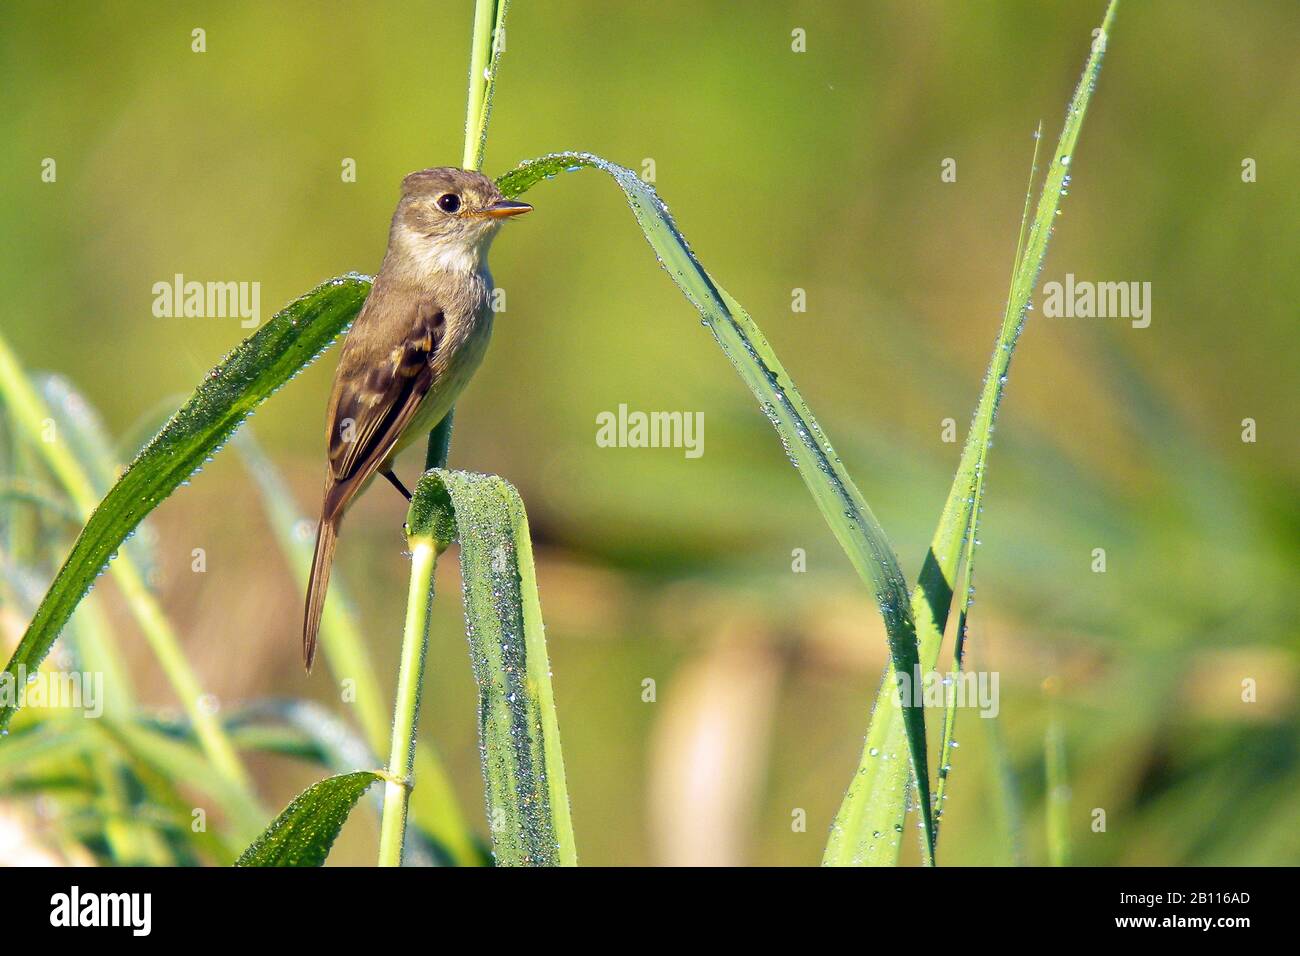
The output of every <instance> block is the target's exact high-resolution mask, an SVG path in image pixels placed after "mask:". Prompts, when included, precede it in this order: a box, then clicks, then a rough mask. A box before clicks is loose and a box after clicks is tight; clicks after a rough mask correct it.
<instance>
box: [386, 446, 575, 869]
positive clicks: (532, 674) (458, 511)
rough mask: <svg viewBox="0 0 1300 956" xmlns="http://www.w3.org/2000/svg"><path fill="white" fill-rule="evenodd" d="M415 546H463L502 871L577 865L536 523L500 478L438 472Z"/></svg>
mask: <svg viewBox="0 0 1300 956" xmlns="http://www.w3.org/2000/svg"><path fill="white" fill-rule="evenodd" d="M407 524H408V526H409V527H410V533H411V537H412V538H418V537H422V536H427V537H430V538H433V539H434V540H435V541H436V542H438V545H439V547H445V546H446V544H447V543H449V542H450V541H451V540H453V538H454V539H456V540H459V541H460V562H461V579H462V582H463V587H464V604H465V626H466V633H467V636H468V638H469V645H470V658H471V660H472V663H473V666H474V678H475V680H476V681H477V682H478V687H479V741H480V752H481V756H482V761H483V778H484V780H485V782H486V800H487V812H488V819H489V821H490V823H491V826H490V830H491V832H492V848H493V852H494V854H495V857H496V862H497V864H498V865H503V866H572V865H574V864H575V863H576V862H577V851H576V849H575V847H574V839H573V823H572V821H571V819H570V817H569V795H568V788H567V786H566V783H565V777H564V758H563V756H562V754H561V751H560V728H559V722H558V720H557V718H556V713H555V699H554V696H553V694H552V691H551V672H550V663H549V661H548V658H547V653H546V635H545V633H544V631H543V627H542V611H541V601H540V599H539V598H538V594H537V578H536V575H535V573H534V570H533V553H532V542H531V540H530V538H529V533H528V518H527V516H526V515H525V513H524V506H523V502H522V501H521V500H520V498H519V493H518V492H517V491H515V489H514V487H512V486H511V485H510V484H509V483H508V482H506V481H505V480H503V479H501V478H498V477H496V476H493V475H472V474H468V473H466V472H460V471H445V470H442V469H435V470H433V471H429V472H426V473H425V475H424V476H423V477H422V478H421V479H420V482H419V484H418V485H417V486H416V489H415V495H414V499H413V500H412V502H411V511H410V516H409V518H408V520H407Z"/></svg>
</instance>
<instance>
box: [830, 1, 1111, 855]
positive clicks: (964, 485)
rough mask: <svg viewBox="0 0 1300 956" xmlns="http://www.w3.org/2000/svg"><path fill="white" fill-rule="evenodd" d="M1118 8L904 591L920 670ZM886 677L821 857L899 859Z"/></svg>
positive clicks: (897, 723)
mask: <svg viewBox="0 0 1300 956" xmlns="http://www.w3.org/2000/svg"><path fill="white" fill-rule="evenodd" d="M1117 6H1118V0H1112V2H1111V4H1110V6H1109V7H1108V8H1107V10H1106V16H1105V19H1104V20H1103V22H1102V28H1101V33H1100V34H1099V35H1097V36H1095V37H1094V38H1093V45H1092V49H1091V51H1090V53H1089V56H1088V60H1087V63H1086V65H1085V66H1084V70H1083V76H1082V78H1081V79H1080V81H1079V84H1078V86H1077V87H1076V88H1075V91H1074V95H1073V97H1072V98H1071V100H1070V104H1069V107H1068V108H1067V111H1066V117H1065V124H1064V126H1063V127H1062V130H1061V136H1060V139H1059V140H1058V142H1057V146H1056V151H1055V152H1054V153H1053V158H1052V162H1051V165H1050V166H1049V168H1048V172H1047V177H1046V180H1045V182H1044V184H1043V188H1042V191H1041V192H1040V193H1039V197H1038V204H1037V207H1036V209H1035V213H1034V217H1033V219H1032V221H1031V222H1030V225H1029V231H1028V233H1027V235H1025V234H1024V230H1023V220H1022V238H1023V241H1022V242H1021V243H1020V251H1019V254H1018V255H1017V258H1016V262H1015V265H1014V268H1013V273H1012V281H1011V290H1010V293H1009V294H1008V296H1007V306H1006V310H1005V312H1004V314H1003V319H1002V327H1001V329H1000V331H999V333H998V338H997V343H996V345H995V346H994V349H993V357H992V358H991V359H990V361H989V366H988V371H987V372H986V373H985V377H984V384H983V388H982V390H981V394H980V400H979V404H978V406H977V408H976V410H975V415H974V418H973V420H972V422H971V428H970V431H969V433H968V434H967V437H966V443H965V445H964V447H963V448H962V454H961V460H960V463H959V464H958V466H957V474H956V475H955V476H954V478H953V482H952V487H951V488H950V490H949V492H948V499H947V501H946V502H945V504H944V508H943V513H942V514H941V515H940V517H939V524H938V527H937V528H936V529H935V533H934V538H933V539H932V541H931V543H930V551H929V553H928V554H927V555H926V560H925V563H924V565H923V566H922V569H921V574H920V576H919V578H918V580H917V585H916V587H915V589H913V591H912V596H911V606H912V612H913V616H914V618H915V621H916V626H917V637H918V641H919V650H920V658H921V666H922V668H923V669H924V670H925V671H927V672H928V671H931V670H933V669H934V668H935V667H936V666H937V665H938V661H939V650H940V646H941V644H942V642H943V632H944V629H945V627H946V626H947V623H948V615H949V612H950V611H951V608H952V596H953V585H954V583H955V581H956V577H957V570H958V566H959V563H960V561H961V556H962V553H963V546H964V545H965V544H966V543H967V542H968V539H969V538H970V537H971V533H972V524H973V521H972V516H973V515H975V514H977V513H978V512H977V510H976V507H977V500H976V499H977V495H979V496H982V494H983V485H982V482H983V476H984V469H985V460H986V458H987V451H988V446H989V439H990V436H991V434H992V431H993V425H994V421H995V419H996V417H997V412H998V408H999V406H1000V405H1001V402H1002V395H1003V392H1004V390H1005V388H1006V383H1007V373H1008V370H1009V369H1010V365H1011V357H1012V355H1013V354H1014V353H1015V349H1016V344H1017V342H1018V341H1019V338H1020V333H1021V331H1022V330H1023V329H1024V324H1025V317H1026V315H1027V314H1028V312H1029V308H1030V301H1029V300H1030V296H1031V295H1032V294H1033V291H1034V288H1035V287H1036V286H1037V284H1038V276H1039V274H1040V273H1041V271H1042V267H1043V261H1044V259H1045V258H1046V256H1047V244H1048V240H1049V239H1050V238H1051V235H1052V229H1053V224H1054V222H1055V219H1056V214H1057V211H1058V209H1059V207H1060V202H1061V197H1062V196H1063V195H1064V194H1065V192H1064V190H1065V189H1066V187H1067V186H1068V185H1069V170H1070V168H1071V167H1070V163H1071V159H1072V156H1073V153H1074V150H1075V146H1076V144H1077V143H1078V139H1079V132H1080V130H1081V129H1082V127H1083V120H1084V116H1085V115H1086V114H1087V110H1088V104H1089V102H1090V101H1091V98H1092V93H1093V90H1094V89H1095V86H1096V82H1097V77H1098V75H1099V74H1100V72H1101V64H1102V57H1103V54H1104V53H1105V49H1106V40H1107V39H1108V38H1109V36H1110V32H1111V27H1112V24H1113V22H1114V17H1115V10H1116V8H1117ZM1031 181H1032V175H1031ZM894 673H895V671H894V668H893V667H892V666H891V668H890V669H889V670H887V672H886V675H885V678H884V681H883V682H882V684H881V691H880V693H879V694H878V695H877V698H876V706H875V709H874V711H873V714H872V720H871V725H870V726H869V727H868V729H867V743H866V747H865V748H864V750H863V754H862V760H861V762H860V764H859V770H858V774H857V775H856V776H855V778H854V782H853V784H852V786H851V788H850V792H849V795H848V796H846V798H845V802H844V805H843V806H842V807H841V810H840V815H839V816H837V818H836V826H835V827H834V828H833V829H832V831H831V839H830V841H829V842H828V843H827V846H826V856H825V858H824V860H825V862H828V863H829V862H845V861H846V859H855V858H860V859H861V860H862V861H863V862H867V863H873V864H878V865H893V864H896V863H897V862H898V853H899V849H900V848H899V845H898V842H897V841H896V840H891V839H889V838H888V834H890V833H893V832H901V831H902V829H903V826H904V822H905V818H906V807H907V790H908V777H907V774H905V773H901V772H900V771H899V768H898V765H897V761H896V760H891V759H889V757H890V756H891V755H892V754H895V753H897V752H898V751H899V749H900V748H901V747H902V746H903V743H904V736H905V734H904V730H905V728H904V726H903V720H902V715H900V713H899V709H898V708H897V707H895V706H893V703H892V697H893V695H892V694H891V693H890V692H889V691H890V688H891V687H892V685H893V683H894V680H895V677H894ZM941 766H943V765H942V764H941ZM854 812H856V824H855V825H850V824H851V823H852V820H851V819H850V816H849V814H852V813H854ZM851 831H856V837H853V838H850V832H851ZM880 834H884V835H886V839H883V840H882V839H880V837H879V835H880ZM855 840H856V846H854V841H855Z"/></svg>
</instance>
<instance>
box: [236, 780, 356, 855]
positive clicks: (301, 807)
mask: <svg viewBox="0 0 1300 956" xmlns="http://www.w3.org/2000/svg"><path fill="white" fill-rule="evenodd" d="M378 779H379V774H377V773H374V772H373V771H370V770H358V771H357V772H355V773H345V774H340V775H339V776H337V777H327V778H326V779H324V780H322V781H321V782H320V783H315V784H312V785H311V786H310V787H308V788H307V789H306V790H304V791H303V792H302V793H300V794H298V796H297V797H295V798H294V799H293V802H292V803H290V804H289V805H288V806H287V807H285V808H284V812H283V813H281V814H280V815H279V816H278V817H276V818H275V820H274V821H273V822H272V823H271V825H270V826H269V827H267V828H266V832H265V833H263V834H262V835H261V836H260V837H258V838H257V840H256V841H254V843H253V845H252V846H250V847H249V848H248V849H247V850H245V851H244V852H243V855H241V856H240V858H239V859H238V860H237V861H236V862H235V866H321V865H323V864H324V863H325V858H326V857H327V856H329V852H330V849H331V848H332V847H333V846H334V840H335V839H336V838H337V837H338V835H339V831H340V830H342V829H343V824H344V823H346V822H347V819H348V814H350V813H351V812H352V808H353V807H355V806H356V805H357V801H358V800H360V799H361V795H362V794H363V793H365V792H366V790H367V789H368V788H369V787H370V785H371V784H372V783H374V782H375V781H376V780H378Z"/></svg>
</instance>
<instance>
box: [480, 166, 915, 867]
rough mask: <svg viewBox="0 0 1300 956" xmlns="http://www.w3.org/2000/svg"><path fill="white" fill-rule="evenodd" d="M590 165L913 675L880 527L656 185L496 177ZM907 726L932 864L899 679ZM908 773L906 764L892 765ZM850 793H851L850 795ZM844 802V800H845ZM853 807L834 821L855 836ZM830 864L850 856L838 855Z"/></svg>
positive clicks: (910, 705)
mask: <svg viewBox="0 0 1300 956" xmlns="http://www.w3.org/2000/svg"><path fill="white" fill-rule="evenodd" d="M583 167H591V168H595V169H600V170H603V171H604V172H606V173H608V174H609V175H610V176H611V177H613V179H614V181H615V182H616V183H617V184H618V185H619V187H620V188H621V189H622V190H623V192H624V194H625V195H626V196H627V199H628V203H629V205H630V206H631V207H632V212H633V214H634V215H635V216H636V219H637V222H638V224H639V225H640V226H641V231H642V232H643V233H644V234H645V237H646V239H647V240H648V241H649V243H650V246H651V248H653V249H654V251H655V254H656V255H657V256H658V257H659V261H660V262H661V263H662V264H663V266H664V268H665V269H667V271H668V275H669V277H670V278H672V280H673V282H674V283H676V284H677V287H678V288H679V289H681V290H682V292H683V293H684V294H685V295H686V297H687V299H689V300H690V302H691V304H692V305H693V306H695V308H696V309H697V310H698V311H699V313H700V316H701V317H702V318H703V320H704V324H705V325H706V326H707V327H708V328H709V330H710V331H711V332H712V333H713V336H714V338H715V339H716V340H717V342H718V344H719V345H720V346H721V347H722V351H723V352H724V353H725V354H726V356H727V358H728V359H730V360H731V364H732V365H733V366H734V367H735V369H736V371H737V372H738V373H739V374H740V377H741V379H742V380H743V381H744V382H745V384H746V385H748V386H749V388H750V390H751V391H752V392H753V393H754V395H755V397H756V398H757V399H758V401H759V404H760V405H761V407H762V409H763V413H764V414H765V415H766V416H767V418H768V420H769V421H770V422H771V423H772V427H773V428H775V429H776V432H777V436H778V437H779V438H780V440H781V444H782V445H783V446H784V448H785V451H786V455H787V456H788V457H789V459H790V462H791V464H793V465H794V466H795V467H796V468H797V469H798V470H799V475H800V477H802V478H803V481H804V484H805V485H807V487H808V490H809V492H810V493H811V494H812V496H813V500H814V501H815V502H816V503H817V507H818V508H819V509H821V512H822V515H823V516H824V517H825V519H826V523H827V524H828V525H829V526H830V529H831V531H832V533H833V534H834V535H835V537H836V539H837V540H838V541H839V543H840V546H841V547H842V548H843V549H844V551H845V553H846V554H847V555H848V557H849V561H850V562H851V563H852V564H853V567H854V568H855V569H856V570H857V572H858V575H859V576H860V577H861V578H862V580H863V581H864V582H865V583H867V584H868V585H869V586H870V587H871V588H872V590H873V592H874V594H875V598H876V604H877V606H878V607H879V609H880V613H881V616H882V617H883V618H884V621H885V629H886V631H887V632H888V635H889V651H890V658H891V660H892V661H893V664H894V667H895V668H896V669H897V671H898V672H899V673H905V674H911V673H913V672H914V669H915V667H916V665H917V662H918V659H919V658H918V653H917V643H916V629H915V626H914V624H913V621H912V613H911V609H910V607H909V604H908V594H907V582H906V580H905V579H904V577H903V572H902V570H901V569H900V568H899V565H898V558H897V557H896V556H895V554H894V550H893V548H892V547H891V546H890V544H889V540H888V538H887V537H886V535H885V532H884V529H883V528H881V526H880V523H879V522H878V521H877V520H876V517H875V515H873V514H872V512H871V509H870V508H869V507H868V506H867V502H866V500H865V499H864V498H863V497H862V494H861V493H860V492H859V491H858V489H857V486H856V485H854V483H853V480H852V479H851V478H850V477H849V475H848V472H847V471H845V469H844V466H843V465H842V464H841V462H840V459H839V456H838V455H836V454H835V449H834V448H833V447H831V443H830V441H829V439H828V438H827V437H826V435H825V433H824V432H823V431H822V429H821V426H820V425H818V424H817V421H816V419H814V418H813V415H812V411H811V409H809V408H808V405H807V404H806V403H805V402H804V400H803V398H802V396H800V394H799V390H798V389H797V388H796V387H795V385H794V382H793V381H792V380H791V378H790V376H789V375H788V374H787V373H786V371H785V368H784V367H783V366H782V365H781V363H780V361H779V360H778V359H777V357H776V353H775V352H773V351H772V348H771V346H769V345H768V344H767V340H766V339H765V338H764V337H763V333H762V332H761V331H759V328H758V326H757V325H755V324H754V320H753V319H751V318H750V317H749V315H748V314H747V313H746V312H745V310H744V309H743V308H741V306H740V304H739V303H737V302H736V300H735V299H733V298H732V297H731V296H730V295H728V294H727V292H726V291H725V290H724V289H722V288H721V287H720V286H718V285H717V284H716V283H715V282H714V281H713V279H712V278H711V277H710V276H709V274H708V273H707V272H706V271H705V270H704V267H703V266H702V265H700V263H699V261H698V260H697V259H696V258H695V255H694V254H693V253H692V252H691V249H690V246H689V245H687V242H686V240H685V239H684V238H683V237H682V234H681V233H680V232H679V231H678V230H677V226H676V224H675V223H674V222H673V219H672V216H670V215H669V213H668V208H667V206H665V205H664V204H663V202H661V201H660V199H659V197H658V196H657V195H656V194H655V192H654V190H653V189H651V188H650V186H648V185H647V184H646V183H644V182H642V181H641V180H640V179H639V178H638V177H637V175H636V174H635V173H633V172H632V171H631V170H629V169H625V168H623V167H622V166H617V165H615V164H613V163H610V162H608V161H606V160H604V159H601V158H600V157H598V156H593V155H591V154H589V153H556V154H553V155H551V156H544V157H542V158H541V159H535V160H532V161H530V162H526V163H523V164H522V165H520V166H519V167H518V168H516V169H514V170H512V171H510V172H508V173H506V174H505V175H504V176H502V177H501V178H500V179H499V180H498V186H499V187H500V189H501V192H502V193H503V194H505V195H506V196H517V195H520V194H521V193H523V192H524V191H525V190H527V189H528V188H530V187H531V186H533V185H535V184H536V183H538V182H539V181H541V180H542V179H549V178H553V177H554V176H555V175H556V174H557V173H559V172H561V171H564V170H571V169H580V168H583ZM887 690H892V694H893V699H894V700H895V701H898V703H899V706H898V708H897V709H898V710H899V712H900V713H901V715H902V718H903V724H904V727H905V729H906V740H905V741H904V744H905V750H906V752H907V754H908V756H909V758H910V763H911V768H912V773H913V776H914V778H915V780H916V787H917V799H918V802H919V803H920V806H921V810H922V814H923V816H922V820H923V826H922V851H923V854H924V856H925V858H926V860H927V861H931V862H932V861H933V850H934V838H933V832H932V830H931V819H932V817H931V813H930V783H929V770H928V767H927V763H926V760H927V758H926V743H925V716H924V711H923V709H922V708H921V707H920V706H918V705H916V704H915V703H914V702H913V701H912V700H911V699H910V695H909V699H907V700H902V699H901V697H900V696H899V693H898V688H897V684H894V685H893V687H892V688H889V689H887ZM900 763H901V764H902V765H903V767H904V771H903V772H904V779H905V778H906V766H907V762H906V761H900ZM853 793H854V791H853V790H852V789H850V795H852V794H853ZM846 800H847V798H846ZM856 820H857V811H856V809H854V810H853V811H852V812H850V813H849V814H848V816H847V817H846V819H845V820H844V821H840V822H837V826H840V827H841V828H845V827H846V823H847V825H848V827H849V828H851V829H852V830H853V831H855V832H856V830H857V829H858V827H857V826H856ZM836 862H851V860H848V859H845V860H841V861H836Z"/></svg>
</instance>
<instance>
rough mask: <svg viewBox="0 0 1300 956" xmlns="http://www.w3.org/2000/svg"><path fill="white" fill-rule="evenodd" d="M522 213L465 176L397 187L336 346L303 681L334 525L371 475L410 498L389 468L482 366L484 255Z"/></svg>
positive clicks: (437, 176)
mask: <svg viewBox="0 0 1300 956" xmlns="http://www.w3.org/2000/svg"><path fill="white" fill-rule="evenodd" d="M532 208H533V207H532V206H530V205H528V204H527V203H523V202H514V201H512V200H509V199H506V198H504V197H503V196H502V195H501V193H500V191H499V190H498V189H497V187H496V184H495V183H493V182H492V180H490V179H488V178H487V177H486V176H484V175H482V174H480V173H475V172H469V171H467V170H464V169H456V168H454V167H439V168H437V169H423V170H420V171H419V172H415V173H411V174H410V175H409V176H407V177H406V178H405V179H403V180H402V198H401V200H399V201H398V203H397V212H396V213H394V214H393V225H392V228H391V229H390V230H389V233H388V252H387V253H386V254H385V255H384V262H383V265H382V266H380V269H379V275H377V276H376V277H375V282H374V285H373V286H372V287H371V289H370V295H369V296H368V297H367V298H366V303H365V305H363V306H362V307H361V313H360V315H358V316H357V320H356V322H354V323H353V325H352V329H351V331H350V332H348V337H347V340H346V341H345V342H344V343H343V353H342V355H340V356H339V365H338V369H337V371H335V373H334V388H333V391H332V392H331V393H330V403H329V411H328V412H327V413H326V432H325V440H326V444H327V447H328V449H329V466H328V468H327V469H326V472H325V500H324V503H323V504H322V506H321V517H320V524H319V525H318V527H317V529H316V554H315V557H314V558H313V559H312V564H311V577H310V578H309V580H308V583H307V611H306V617H305V619H304V621H303V629H302V653H303V661H304V663H305V664H306V665H307V670H308V671H310V670H311V665H312V660H313V658H314V657H315V656H316V635H317V632H318V631H319V629H320V619H321V611H322V610H323V608H324V606H325V591H326V588H327V587H328V586H329V579H330V566H331V565H332V564H333V561H334V546H335V544H336V542H337V541H338V533H339V523H340V522H341V521H342V520H343V513H344V511H346V510H347V508H348V505H349V504H350V503H351V502H352V499H353V498H355V497H356V496H357V494H358V493H359V492H360V491H361V490H362V488H364V487H365V486H366V485H367V484H368V483H369V481H370V479H372V478H373V477H374V476H375V475H376V474H380V475H383V476H384V477H385V478H387V479H388V480H389V481H390V482H392V483H393V485H394V487H396V488H397V490H398V491H400V492H401V493H402V494H403V495H405V496H406V497H407V498H408V499H409V498H410V497H411V494H410V492H409V491H407V490H406V488H405V487H404V486H403V485H402V483H401V481H399V480H398V478H397V475H395V474H394V473H393V458H394V457H396V455H397V453H398V452H400V451H401V450H402V449H403V448H405V447H406V446H407V445H409V444H410V443H411V442H412V441H414V440H416V439H418V438H421V437H423V436H424V435H426V434H428V433H429V432H430V431H431V430H432V429H433V428H434V427H435V426H436V425H437V424H438V423H439V422H440V421H442V419H443V417H444V416H445V415H446V414H447V412H449V411H450V410H451V407H452V404H453V403H454V402H455V400H456V396H457V395H458V394H459V393H460V391H461V389H463V388H464V387H465V384H466V383H467V382H468V381H469V379H470V377H471V376H472V375H473V374H474V371H475V369H477V368H478V365H479V363H480V362H481V361H482V360H483V353H484V352H485V351H486V350H487V344H488V339H489V338H490V337H491V335H492V309H491V307H490V304H489V299H490V297H491V293H492V276H491V274H489V272H488V267H487V252H488V246H490V245H491V243H492V239H493V237H494V236H495V235H496V233H497V230H498V229H499V228H500V227H501V224H502V223H503V222H504V221H505V220H506V219H507V218H508V217H510V216H517V215H519V214H520V213H525V212H528V211H530V210H531V209H532Z"/></svg>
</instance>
